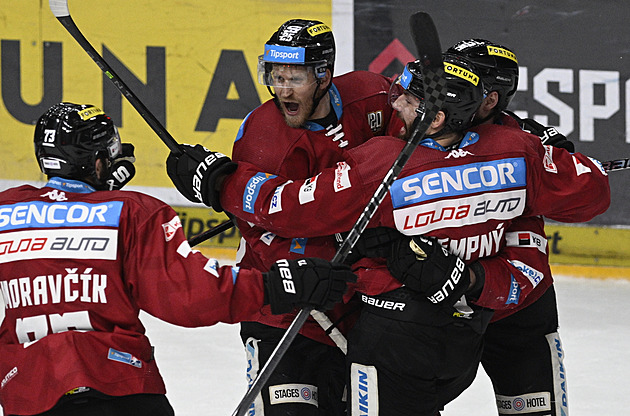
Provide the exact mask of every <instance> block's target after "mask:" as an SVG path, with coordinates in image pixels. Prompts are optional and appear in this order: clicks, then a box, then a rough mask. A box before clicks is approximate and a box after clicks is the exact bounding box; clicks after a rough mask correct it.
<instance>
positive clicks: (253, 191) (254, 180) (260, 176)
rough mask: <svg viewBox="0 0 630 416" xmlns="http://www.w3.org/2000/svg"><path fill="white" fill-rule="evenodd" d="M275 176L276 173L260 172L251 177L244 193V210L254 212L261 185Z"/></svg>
mask: <svg viewBox="0 0 630 416" xmlns="http://www.w3.org/2000/svg"><path fill="white" fill-rule="evenodd" d="M275 177H276V175H272V174H270V173H263V172H258V173H257V174H256V175H254V176H252V177H251V178H249V181H247V186H246V187H245V193H244V194H243V211H245V212H249V213H250V214H253V213H254V204H256V199H257V198H258V193H259V192H260V186H261V185H262V184H263V183H265V182H267V181H268V180H269V179H272V178H275Z"/></svg>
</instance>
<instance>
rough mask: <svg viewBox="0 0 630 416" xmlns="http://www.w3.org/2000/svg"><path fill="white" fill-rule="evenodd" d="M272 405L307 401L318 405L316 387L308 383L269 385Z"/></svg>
mask: <svg viewBox="0 0 630 416" xmlns="http://www.w3.org/2000/svg"><path fill="white" fill-rule="evenodd" d="M269 401H270V402H271V404H272V405H274V404H282V403H308V404H312V405H313V406H318V400H317V387H316V386H312V385H310V384H280V385H276V386H269Z"/></svg>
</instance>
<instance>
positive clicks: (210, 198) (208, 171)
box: [166, 144, 236, 212]
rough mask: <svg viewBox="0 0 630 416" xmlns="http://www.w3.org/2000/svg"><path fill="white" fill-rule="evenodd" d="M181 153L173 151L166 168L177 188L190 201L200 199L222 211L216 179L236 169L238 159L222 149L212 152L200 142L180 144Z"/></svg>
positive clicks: (199, 200) (198, 200)
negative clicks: (232, 158)
mask: <svg viewBox="0 0 630 416" xmlns="http://www.w3.org/2000/svg"><path fill="white" fill-rule="evenodd" d="M179 148H180V149H181V151H182V154H181V155H180V156H176V155H175V154H173V152H171V153H170V154H169V155H168V158H167V159H166V172H167V173H168V177H169V178H171V181H172V182H173V185H175V187H176V188H177V190H178V191H179V192H180V193H181V194H182V195H183V196H185V197H186V199H188V200H189V201H191V202H201V203H203V204H206V205H207V206H209V207H212V208H213V209H214V210H215V211H217V212H222V211H223V208H222V207H221V202H220V201H219V196H220V194H219V189H217V181H218V180H219V179H221V178H223V177H224V176H227V175H229V174H230V173H232V172H234V170H236V163H233V162H232V161H231V160H230V158H229V157H227V156H226V155H224V154H223V153H219V152H213V151H211V150H208V149H206V148H205V147H203V146H202V145H200V144H198V145H195V146H192V145H190V144H180V145H179Z"/></svg>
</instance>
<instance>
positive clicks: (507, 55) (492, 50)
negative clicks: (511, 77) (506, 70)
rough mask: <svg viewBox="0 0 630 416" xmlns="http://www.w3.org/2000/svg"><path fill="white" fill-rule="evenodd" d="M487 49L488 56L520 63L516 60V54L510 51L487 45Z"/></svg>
mask: <svg viewBox="0 0 630 416" xmlns="http://www.w3.org/2000/svg"><path fill="white" fill-rule="evenodd" d="M487 48H488V55H494V56H501V57H503V58H507V59H509V60H511V61H514V62H516V63H518V60H517V59H516V55H514V53H512V52H510V51H508V50H507V49H504V48H499V47H498V46H490V45H487Z"/></svg>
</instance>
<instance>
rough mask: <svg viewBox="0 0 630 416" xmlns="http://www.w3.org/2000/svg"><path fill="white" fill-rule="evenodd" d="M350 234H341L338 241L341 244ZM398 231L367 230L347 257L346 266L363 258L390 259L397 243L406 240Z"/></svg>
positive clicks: (377, 228) (381, 228)
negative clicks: (393, 246) (393, 247)
mask: <svg viewBox="0 0 630 416" xmlns="http://www.w3.org/2000/svg"><path fill="white" fill-rule="evenodd" d="M347 237H348V233H341V234H339V235H338V236H337V240H338V241H339V242H340V243H341V242H343V241H344V240H345V239H346V238H347ZM404 237H405V236H404V235H403V234H401V233H400V232H399V231H398V230H396V229H394V228H388V227H376V228H367V229H365V231H363V233H362V234H361V237H359V239H358V240H357V242H356V244H355V245H354V247H352V250H351V251H350V253H348V256H347V257H346V261H345V263H346V264H354V263H356V262H357V261H359V259H362V258H363V257H384V258H386V257H389V255H390V254H391V252H392V245H393V244H394V242H395V241H397V240H400V239H402V238H404Z"/></svg>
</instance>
